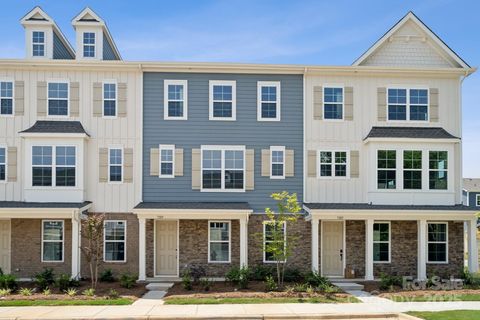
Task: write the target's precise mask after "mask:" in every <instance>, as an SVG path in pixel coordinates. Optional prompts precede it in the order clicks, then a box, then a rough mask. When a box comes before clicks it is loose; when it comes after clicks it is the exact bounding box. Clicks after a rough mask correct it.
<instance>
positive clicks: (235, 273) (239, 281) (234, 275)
mask: <svg viewBox="0 0 480 320" xmlns="http://www.w3.org/2000/svg"><path fill="white" fill-rule="evenodd" d="M250 273H251V272H250V269H248V267H245V266H244V267H241V268H239V267H233V268H231V269H230V270H229V271H228V272H227V274H226V275H225V279H226V280H227V281H230V282H231V283H233V284H234V285H235V286H237V285H238V286H239V287H240V289H246V288H247V287H248V282H249V280H250Z"/></svg>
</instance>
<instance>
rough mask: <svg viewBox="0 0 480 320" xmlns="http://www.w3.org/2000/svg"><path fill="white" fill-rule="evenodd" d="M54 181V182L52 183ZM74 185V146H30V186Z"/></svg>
mask: <svg viewBox="0 0 480 320" xmlns="http://www.w3.org/2000/svg"><path fill="white" fill-rule="evenodd" d="M53 181H55V184H53ZM53 185H55V186H57V187H75V185H76V148H75V147H72V146H57V147H52V146H33V147H32V186H35V187H51V186H53Z"/></svg>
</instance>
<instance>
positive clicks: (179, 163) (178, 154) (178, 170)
mask: <svg viewBox="0 0 480 320" xmlns="http://www.w3.org/2000/svg"><path fill="white" fill-rule="evenodd" d="M181 176H183V149H177V148H176V149H175V177H181Z"/></svg>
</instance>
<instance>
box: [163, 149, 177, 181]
mask: <svg viewBox="0 0 480 320" xmlns="http://www.w3.org/2000/svg"><path fill="white" fill-rule="evenodd" d="M174 163H175V146H174V145H160V178H173V177H174V176H175V174H174V172H175V168H174V165H175V164H174Z"/></svg>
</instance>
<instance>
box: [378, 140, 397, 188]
mask: <svg viewBox="0 0 480 320" xmlns="http://www.w3.org/2000/svg"><path fill="white" fill-rule="evenodd" d="M396 175H397V152H396V151H395V150H378V151H377V188H378V189H396V188H397V178H396Z"/></svg>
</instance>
